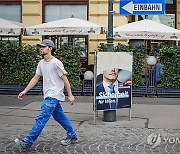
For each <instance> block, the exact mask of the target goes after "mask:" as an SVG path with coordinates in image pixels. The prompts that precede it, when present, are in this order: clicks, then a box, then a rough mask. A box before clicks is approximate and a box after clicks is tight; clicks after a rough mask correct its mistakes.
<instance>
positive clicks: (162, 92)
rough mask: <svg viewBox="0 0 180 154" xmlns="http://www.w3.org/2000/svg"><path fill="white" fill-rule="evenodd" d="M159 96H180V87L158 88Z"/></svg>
mask: <svg viewBox="0 0 180 154" xmlns="http://www.w3.org/2000/svg"><path fill="white" fill-rule="evenodd" d="M157 95H158V97H169V98H172V97H173V98H180V88H157Z"/></svg>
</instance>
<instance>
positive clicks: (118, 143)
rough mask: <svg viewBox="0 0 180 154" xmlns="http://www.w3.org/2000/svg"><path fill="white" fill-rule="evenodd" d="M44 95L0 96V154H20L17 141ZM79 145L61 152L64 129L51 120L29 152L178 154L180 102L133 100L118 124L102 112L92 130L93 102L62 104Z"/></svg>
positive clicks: (85, 98) (86, 98)
mask: <svg viewBox="0 0 180 154" xmlns="http://www.w3.org/2000/svg"><path fill="white" fill-rule="evenodd" d="M41 100H42V96H37V95H35V96H31V95H27V96H26V97H25V99H24V100H22V101H20V100H18V99H17V96H14V95H0V106H1V107H0V139H1V141H0V154H1V153H18V149H17V148H16V147H15V145H14V143H13V140H14V139H15V138H23V137H25V135H26V134H27V133H28V130H29V129H30V128H31V127H32V124H33V122H34V119H35V117H36V115H37V113H38V111H39V108H40V101H41ZM62 106H63V108H64V111H65V113H66V114H67V116H68V117H69V119H70V120H71V122H72V124H73V126H74V127H75V129H76V131H77V135H78V137H79V140H80V142H79V143H78V144H75V145H71V146H68V147H62V146H61V145H60V142H59V141H60V140H61V139H62V138H63V137H64V136H65V132H64V130H63V129H62V128H61V127H60V126H59V125H58V124H57V123H56V122H55V121H54V119H52V118H51V119H50V121H49V122H48V123H47V126H46V127H45V128H44V130H43V132H42V134H41V135H40V136H39V138H38V139H37V141H36V142H35V143H34V145H33V147H32V149H31V150H30V152H29V153H46V154H47V153H103V154H104V153H105V154H106V153H110V154H111V153H125V154H128V153H131V154H132V153H133V154H136V153H137V154H138V153H148V154H149V153H179V154H180V120H179V119H180V112H179V111H180V99H179V98H147V97H135V98H133V104H132V108H131V113H132V115H131V121H129V109H120V110H117V111H116V119H117V121H116V122H104V121H103V120H102V116H103V112H98V117H97V120H96V125H94V112H93V97H92V96H76V103H75V104H74V105H73V106H71V105H70V104H69V103H68V102H62Z"/></svg>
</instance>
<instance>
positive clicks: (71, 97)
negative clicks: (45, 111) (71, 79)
mask: <svg viewBox="0 0 180 154" xmlns="http://www.w3.org/2000/svg"><path fill="white" fill-rule="evenodd" d="M68 101H69V103H70V104H71V105H73V104H74V101H75V98H74V96H73V95H70V96H68Z"/></svg>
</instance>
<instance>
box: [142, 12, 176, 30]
mask: <svg viewBox="0 0 180 154" xmlns="http://www.w3.org/2000/svg"><path fill="white" fill-rule="evenodd" d="M142 18H143V19H145V16H144V15H142ZM146 19H150V20H153V21H157V22H159V23H162V24H164V25H167V26H169V27H173V28H175V14H163V15H148V16H147V17H146Z"/></svg>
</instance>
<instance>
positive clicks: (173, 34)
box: [113, 19, 180, 40]
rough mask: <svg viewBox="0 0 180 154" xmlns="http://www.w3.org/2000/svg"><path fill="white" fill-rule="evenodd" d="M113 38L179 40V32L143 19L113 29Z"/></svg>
mask: <svg viewBox="0 0 180 154" xmlns="http://www.w3.org/2000/svg"><path fill="white" fill-rule="evenodd" d="M113 31H114V36H115V37H117V38H122V39H145V40H180V30H177V29H175V28H172V27H169V26H166V25H164V24H161V23H158V22H155V21H152V20H148V19H144V20H140V21H136V22H132V23H129V24H125V25H122V26H118V27H116V28H114V30H113Z"/></svg>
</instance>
